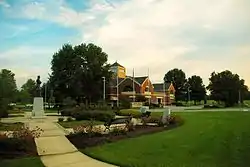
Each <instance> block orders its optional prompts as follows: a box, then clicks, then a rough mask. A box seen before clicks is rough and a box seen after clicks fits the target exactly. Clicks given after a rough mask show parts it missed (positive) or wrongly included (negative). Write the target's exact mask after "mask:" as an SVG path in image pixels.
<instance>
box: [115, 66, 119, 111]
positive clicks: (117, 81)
mask: <svg viewBox="0 0 250 167" xmlns="http://www.w3.org/2000/svg"><path fill="white" fill-rule="evenodd" d="M118 84H119V79H118V67H117V75H116V97H117V107H119V88H118Z"/></svg>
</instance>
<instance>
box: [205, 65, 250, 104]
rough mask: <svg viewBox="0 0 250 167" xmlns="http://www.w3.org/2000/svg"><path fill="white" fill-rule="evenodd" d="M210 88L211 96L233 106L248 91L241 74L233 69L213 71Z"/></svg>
mask: <svg viewBox="0 0 250 167" xmlns="http://www.w3.org/2000/svg"><path fill="white" fill-rule="evenodd" d="M209 80H210V83H209V85H208V87H207V88H208V89H209V90H210V92H211V98H212V99H213V100H216V101H221V102H224V103H225V105H226V106H233V105H234V104H236V103H238V101H239V99H242V97H241V96H242V95H243V94H245V91H247V89H246V88H247V87H246V86H245V85H244V80H240V77H239V75H237V74H233V73H232V72H231V71H228V70H226V71H223V72H220V73H215V72H213V73H212V74H211V77H210V78H209Z"/></svg>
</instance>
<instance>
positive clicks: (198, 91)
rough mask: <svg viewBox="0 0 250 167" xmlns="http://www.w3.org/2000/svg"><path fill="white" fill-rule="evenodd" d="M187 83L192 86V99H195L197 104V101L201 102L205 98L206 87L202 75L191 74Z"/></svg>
mask: <svg viewBox="0 0 250 167" xmlns="http://www.w3.org/2000/svg"><path fill="white" fill-rule="evenodd" d="M187 83H188V85H189V86H190V87H189V90H190V100H193V101H194V103H195V104H196V103H197V102H200V101H201V100H204V99H205V96H206V88H205V86H204V84H203V81H202V78H201V77H200V76H197V75H193V76H191V77H190V78H188V81H187Z"/></svg>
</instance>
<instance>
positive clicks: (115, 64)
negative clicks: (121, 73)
mask: <svg viewBox="0 0 250 167" xmlns="http://www.w3.org/2000/svg"><path fill="white" fill-rule="evenodd" d="M112 66H120V67H123V66H122V65H121V64H119V63H117V62H115V63H114V64H112V65H111V67H112ZM123 68H125V67H123Z"/></svg>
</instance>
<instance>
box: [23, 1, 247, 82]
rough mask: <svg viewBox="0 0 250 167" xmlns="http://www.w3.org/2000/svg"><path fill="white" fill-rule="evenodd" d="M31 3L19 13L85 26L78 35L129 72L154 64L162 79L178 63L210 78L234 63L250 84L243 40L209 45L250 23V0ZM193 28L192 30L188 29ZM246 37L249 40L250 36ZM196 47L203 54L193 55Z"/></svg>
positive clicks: (154, 73) (142, 70)
mask: <svg viewBox="0 0 250 167" xmlns="http://www.w3.org/2000/svg"><path fill="white" fill-rule="evenodd" d="M29 5H31V6H29ZM29 5H27V6H25V7H24V8H23V11H26V12H22V14H23V15H18V16H22V17H26V18H27V17H28V18H30V19H39V20H48V21H52V22H56V23H59V24H61V25H63V26H66V27H73V28H77V29H79V30H80V31H81V32H82V36H79V37H78V38H79V39H78V40H76V41H81V42H94V43H96V44H97V45H100V46H101V47H102V48H103V49H104V51H105V52H106V53H108V54H109V59H110V62H112V61H115V60H117V61H119V63H121V64H122V65H124V66H126V67H127V68H128V72H129V73H132V68H135V70H136V74H137V75H147V68H150V76H151V78H152V80H153V81H155V82H159V81H161V80H162V78H163V76H164V74H165V73H166V72H167V71H168V70H170V69H171V68H175V67H177V68H182V69H183V70H184V71H186V72H187V75H188V76H190V75H193V74H198V75H201V76H202V77H203V78H204V80H205V83H206V84H207V83H208V77H209V75H210V73H211V72H212V71H214V70H216V71H219V70H222V69H227V68H229V69H232V71H233V72H237V73H239V74H240V75H241V76H242V77H243V78H244V79H246V80H247V83H248V84H250V78H249V76H248V75H247V73H249V70H246V69H244V67H243V66H242V64H244V65H247V62H249V61H246V59H245V60H244V58H241V59H237V57H238V56H239V55H240V54H241V55H245V57H249V52H248V51H249V50H248V48H247V47H244V48H241V47H240V45H242V41H239V43H238V45H237V46H230V50H231V49H232V50H233V52H230V51H228V49H229V48H228V46H227V47H225V44H226V43H227V42H228V41H223V40H225V39H226V40H228V38H225V39H220V41H222V43H221V44H218V48H220V50H216V49H213V50H212V49H210V50H209V49H207V48H210V47H209V46H210V45H212V44H213V43H217V39H218V38H217V36H218V34H219V35H221V36H222V37H223V34H225V35H224V36H225V37H228V36H230V37H231V38H232V40H233V39H234V38H236V37H237V38H240V37H239V34H242V33H241V32H244V31H246V30H248V29H250V24H249V23H250V17H249V16H250V7H249V2H248V0H239V1H235V0H221V1H215V0H212V1H211V0H193V1H192V2H191V1H190V0H183V1H179V0H177V1H176V0H129V1H124V2H122V3H120V4H118V3H115V4H113V5H110V3H107V2H106V1H105V0H93V1H91V5H92V7H91V8H90V9H88V10H85V11H83V12H77V11H74V10H73V9H71V8H68V7H67V5H66V4H65V3H64V2H63V1H62V0H61V1H57V2H55V1H53V2H52V1H46V3H33V4H29ZM187 30H190V32H192V34H185V32H189V31H187ZM213 38H214V41H211V39H213ZM197 39H205V40H204V41H206V42H207V43H200V41H198V40H197ZM244 39H246V41H248V42H249V43H246V46H249V44H250V37H248V36H244ZM209 40H210V41H209ZM204 47H205V48H206V50H205V49H203V48H204ZM41 52H42V51H41ZM193 53H194V54H195V55H199V57H200V58H199V59H195V58H193V56H192V54H193ZM228 53H230V54H228ZM185 56H186V57H187V58H184V57H185ZM225 57H226V58H227V59H226V60H225ZM189 58H190V59H189ZM247 60H249V59H247Z"/></svg>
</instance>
